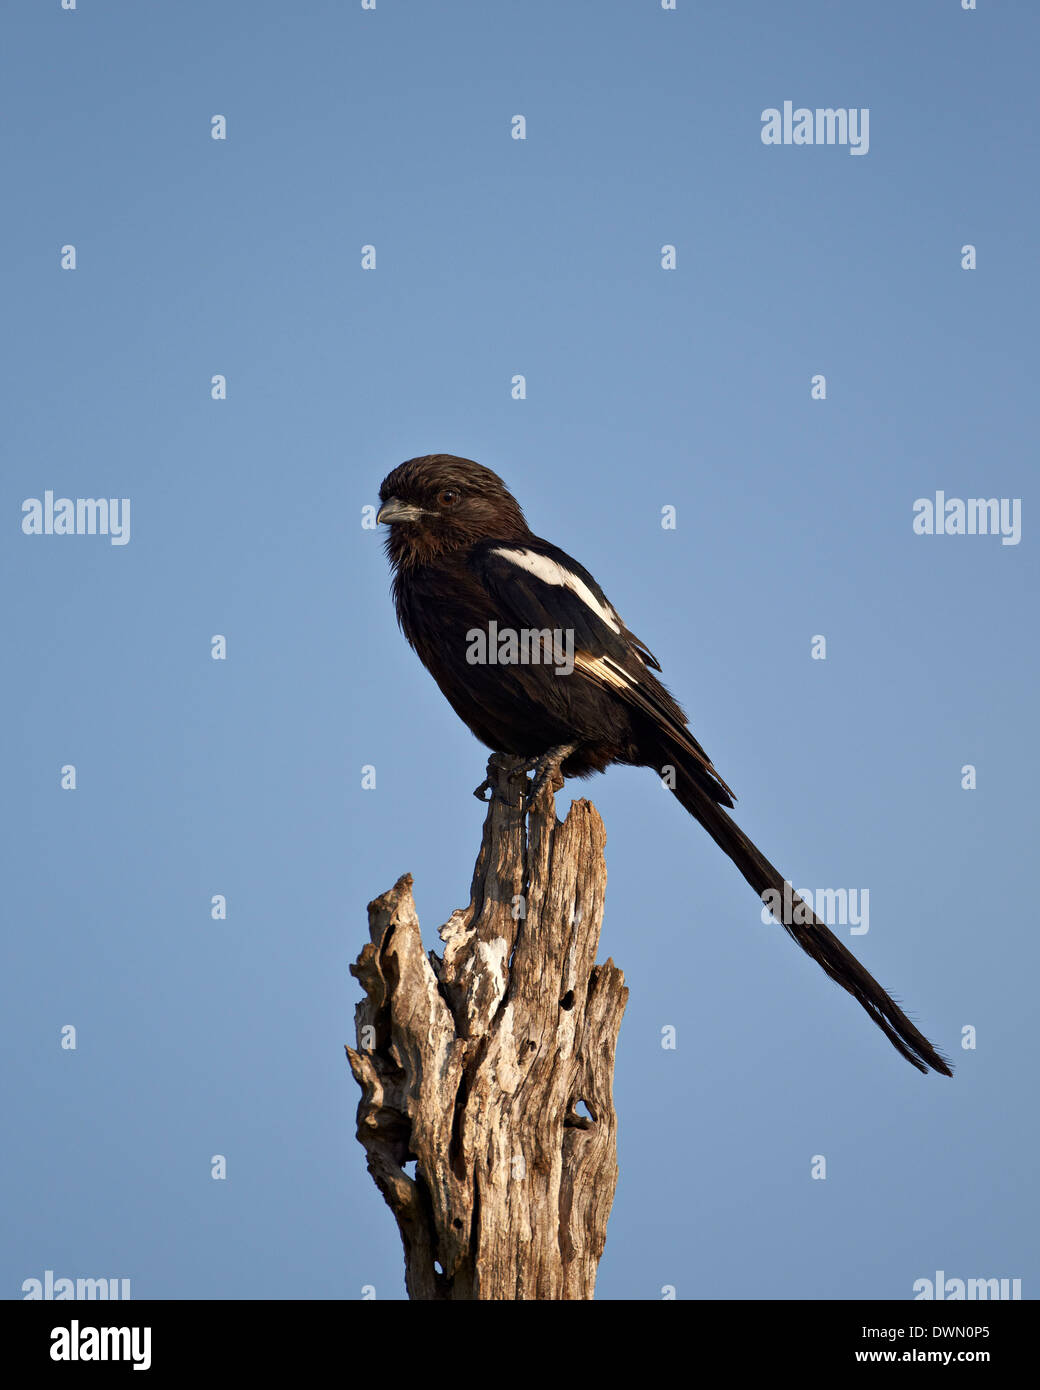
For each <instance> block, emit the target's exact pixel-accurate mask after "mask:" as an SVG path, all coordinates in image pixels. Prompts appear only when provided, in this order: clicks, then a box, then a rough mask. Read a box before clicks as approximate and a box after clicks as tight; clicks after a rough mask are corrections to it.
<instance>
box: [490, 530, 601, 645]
mask: <svg viewBox="0 0 1040 1390" xmlns="http://www.w3.org/2000/svg"><path fill="white" fill-rule="evenodd" d="M491 554H492V555H501V556H502V559H503V560H509V561H511V562H512V563H513V564H514V565H519V566H520V568H521V569H524V570H527V572H528V574H533V575H534V576H535V578H536V579H540V580H541V581H542V583H543V584H555V585H557V586H559V587H561V588H564V589H570V591H571V593H572V594H574V595H575V596H576V597H577V598H580V599H581V601H582V603H584V604H585V606H586V608H591V609H592V611H593V613H595V614H596V616H597V617H598V618H602V620H603V621H604V622H605V623H606V625H607V626H608V627H610V628H613V630H614V631H615V632H616V633H618V635H619V636H620V633H621V620H620V618H619V617H618V615H617V614H616V613H615V612H614V610H613V608H611V606H610V604H609V603H601V602H600V601H599V599H598V598H597V597H596V595H595V594H594V593H593V592H592V590H591V589H590V588H589V586H588V585H587V584H586V583H585V581H584V580H583V579H579V578H578V576H577V575H576V574H572V573H571V572H570V570H569V569H565V568H564V566H563V565H561V564H559V563H558V562H557V561H556V560H550V559H549V558H548V556H546V555H536V554H535V553H534V552H533V551H531V550H505V549H501V548H499V549H495V550H493V551H492V552H491Z"/></svg>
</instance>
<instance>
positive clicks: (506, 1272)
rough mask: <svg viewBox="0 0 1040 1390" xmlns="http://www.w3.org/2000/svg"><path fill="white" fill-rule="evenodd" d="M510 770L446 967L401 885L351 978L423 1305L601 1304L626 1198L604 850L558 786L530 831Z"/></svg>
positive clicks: (617, 1005)
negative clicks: (596, 1297) (602, 1261)
mask: <svg viewBox="0 0 1040 1390" xmlns="http://www.w3.org/2000/svg"><path fill="white" fill-rule="evenodd" d="M513 765H514V764H513V762H512V761H508V760H503V761H501V762H500V761H499V760H496V759H494V758H493V759H492V760H491V762H490V763H489V765H488V772H489V776H491V777H492V778H493V780H496V779H497V785H498V794H496V795H495V796H493V798H492V800H491V802H490V804H489V807H488V813H487V818H486V820H485V822H484V833H483V843H482V845H481V848H480V854H479V856H478V858H477V864H476V869H475V871H474V875H473V885H472V890H471V899H470V904H469V907H467V908H465V909H459V910H457V911H455V912H453V913H452V915H451V917H450V918H449V919H448V921H447V922H446V923H445V924H444V926H443V927H441V928H440V937H441V940H442V941H443V943H444V951H443V955H442V956H441V957H438V956H437V955H436V954H434V952H432V951H431V952H430V953H429V956H428V957H427V955H426V953H425V952H424V951H423V946H422V939H421V936H420V932H419V921H418V918H417V916H416V912H415V904H414V902H413V900H412V892H411V884H412V878H411V875H410V874H405V875H404V876H403V877H402V878H400V879H398V881H397V883H395V884H394V886H393V888H391V889H390V890H389V891H388V892H386V893H384V894H383V895H382V896H381V897H379V898H376V899H375V901H374V902H372V903H370V904H369V909H368V912H369V934H370V936H371V942H370V943H368V944H366V945H365V947H364V949H363V950H362V952H361V955H360V956H359V957H358V960H357V963H356V964H355V965H352V966H351V973H352V974H354V975H355V976H356V977H357V978H358V979H359V980H360V981H361V984H362V985H363V987H364V990H365V998H364V999H363V1000H362V1001H361V1003H360V1004H359V1005H358V1006H357V1010H356V1014H355V1021H356V1024H357V1031H358V1046H357V1048H356V1049H355V1048H351V1047H348V1048H347V1057H348V1059H349V1061H350V1066H351V1069H352V1071H353V1073H354V1076H355V1078H356V1080H357V1082H358V1084H359V1085H360V1086H361V1089H362V1099H361V1103H360V1105H359V1106H358V1139H359V1140H360V1141H361V1143H362V1144H363V1145H364V1147H365V1150H366V1152H367V1155H368V1168H369V1172H370V1173H371V1174H372V1177H373V1178H374V1179H375V1182H376V1184H377V1186H378V1187H379V1190H380V1192H382V1194H383V1196H384V1197H385V1199H386V1201H387V1203H388V1204H389V1206H390V1208H391V1210H392V1211H393V1213H394V1215H395V1216H396V1218H397V1222H398V1226H399V1228H400V1232H401V1238H402V1241H403V1243H404V1253H405V1283H406V1287H407V1289H408V1294H409V1297H410V1298H413V1299H556V1298H592V1296H593V1290H594V1288H595V1281H596V1270H597V1266H598V1264H599V1258H600V1256H601V1254H602V1253H603V1247H604V1243H605V1241H606V1230H607V1218H608V1217H609V1215H610V1208H611V1204H612V1202H613V1199H614V1188H615V1185H616V1182H617V1142H616V1130H617V1118H616V1115H615V1112H614V1104H613V1074H614V1054H615V1050H616V1047H617V1035H618V1030H619V1028H620V1026H621V1016H622V1014H623V1012H624V1008H625V1000H626V998H627V996H628V991H627V990H626V989H625V986H624V977H623V976H622V974H621V972H620V971H619V970H618V969H617V967H616V966H615V965H614V963H613V961H611V960H608V961H607V962H606V964H605V965H596V964H595V963H594V962H595V955H596V950H597V948H598V944H599V933H600V925H601V922H602V918H603V902H604V890H605V886H606V864H605V862H604V859H603V847H604V844H605V842H606V834H605V831H604V829H603V822H602V821H601V820H600V817H599V814H598V812H597V811H596V808H595V807H594V806H593V805H592V804H591V802H588V801H576V802H574V804H573V805H572V806H571V810H570V813H569V814H568V816H567V819H566V820H565V821H564V822H563V823H562V824H561V823H560V822H559V821H558V820H557V819H556V812H555V804H554V798H553V790H552V788H551V787H546V788H545V789H544V791H543V792H542V793H540V795H539V797H538V798H537V801H536V804H535V805H534V807H533V808H532V809H531V812H530V815H529V816H528V817H527V818H526V829H525V816H524V814H523V811H522V808H521V802H520V793H521V789H522V788H523V786H524V779H523V778H517V777H514V778H512V779H510V777H509V770H510V769H511V767H512V766H513ZM581 1102H584V1108H585V1110H587V1112H588V1113H587V1115H586V1114H582V1113H580V1112H579V1110H578V1106H579V1105H580V1104H581ZM413 1158H414V1159H415V1160H416V1168H415V1177H414V1179H413V1178H412V1177H410V1176H409V1174H408V1173H407V1172H406V1171H405V1164H406V1163H408V1162H410V1160H412V1159H413Z"/></svg>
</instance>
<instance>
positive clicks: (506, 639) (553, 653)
mask: <svg viewBox="0 0 1040 1390" xmlns="http://www.w3.org/2000/svg"><path fill="white" fill-rule="evenodd" d="M466 660H467V662H468V663H469V664H470V666H555V667H556V671H555V674H556V675H557V676H569V675H571V674H572V673H573V671H574V629H573V628H570V627H567V628H560V627H521V628H515V627H499V625H498V623H497V622H496V621H495V619H494V618H492V619H491V621H490V622H489V623H488V626H487V631H486V632H485V631H484V629H483V628H482V627H471V628H470V629H469V630H468V632H467V633H466Z"/></svg>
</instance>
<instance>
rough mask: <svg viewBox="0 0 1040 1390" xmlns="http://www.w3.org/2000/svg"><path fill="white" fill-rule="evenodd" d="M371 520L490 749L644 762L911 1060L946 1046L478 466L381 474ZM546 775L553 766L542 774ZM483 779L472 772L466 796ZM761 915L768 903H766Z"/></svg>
mask: <svg viewBox="0 0 1040 1390" xmlns="http://www.w3.org/2000/svg"><path fill="white" fill-rule="evenodd" d="M379 503H380V505H379V508H378V511H377V514H376V521H377V523H378V524H385V525H386V526H387V527H388V528H389V529H388V531H387V534H386V538H385V548H386V553H387V558H388V560H389V563H390V567H391V571H392V586H391V588H392V595H393V600H394V606H395V609H396V614H397V620H398V624H399V626H400V628H401V630H402V632H403V633H404V636H405V637H406V639H407V640H408V642H409V644H410V645H411V647H412V648H413V649H414V651H415V652H416V654H417V655H418V657H419V659H420V661H421V662H422V663H423V665H424V666H425V667H426V669H427V670H428V671H429V673H430V674H431V675H432V676H433V679H434V680H435V682H436V683H437V685H438V686H439V687H440V690H441V692H442V693H443V694H444V696H445V697H446V698H447V700H448V703H449V704H450V705H451V706H452V708H453V709H454V710H455V713H456V714H457V715H458V716H459V717H460V719H461V720H462V721H463V723H465V724H466V725H467V726H468V727H469V729H470V730H471V732H472V733H473V734H475V735H476V737H477V738H478V739H479V740H480V741H481V743H483V744H484V745H485V746H486V747H488V748H490V749H491V750H492V753H493V754H494V755H498V756H499V757H500V758H502V757H506V758H510V759H521V760H522V761H521V762H520V763H519V765H516V766H515V767H514V772H515V773H522V774H526V773H527V772H531V773H532V774H533V778H532V782H531V783H530V786H529V794H528V804H530V800H531V799H533V797H534V796H535V795H536V794H537V793H538V791H539V790H540V789H541V788H542V787H543V786H544V785H545V783H546V781H547V780H549V779H550V778H557V777H562V778H564V779H566V778H569V777H579V778H582V777H588V776H590V775H591V774H593V773H596V772H603V771H605V770H606V769H607V768H608V767H610V766H611V765H613V764H615V763H618V764H628V765H630V766H635V767H648V768H653V769H654V770H655V772H656V773H657V774H658V776H659V777H660V778H661V780H662V782H663V784H664V785H665V786H666V787H668V789H669V790H670V791H671V792H672V793H673V794H674V796H675V797H676V799H677V800H678V801H679V803H680V804H681V805H682V806H683V807H684V808H685V810H686V811H688V812H689V814H690V815H691V816H692V817H693V818H694V820H696V821H698V822H699V823H700V825H701V826H703V828H704V829H705V830H706V831H707V832H708V834H709V835H710V836H711V838H712V839H713V840H714V841H715V843H716V844H717V845H718V846H719V848H720V849H722V850H723V851H724V852H725V854H727V855H728V856H729V858H730V859H731V860H732V861H733V863H734V864H735V865H736V867H737V869H738V870H739V871H740V873H741V874H742V875H743V876H744V878H745V879H746V880H747V882H748V883H749V884H750V885H751V887H752V888H753V889H754V890H755V892H756V893H757V894H758V895H759V897H760V898H762V900H763V901H764V902H767V903H771V904H774V905H777V904H779V903H781V902H782V903H783V904H784V909H783V910H782V911H781V912H780V915H779V921H780V922H781V924H782V925H783V927H784V929H785V930H786V931H787V933H788V934H789V936H791V937H792V939H793V940H794V941H795V942H796V943H797V944H798V945H799V946H800V947H801V949H802V950H803V951H805V952H806V954H808V955H809V956H811V957H812V959H813V960H815V961H816V962H817V963H818V964H819V965H820V966H822V968H823V969H824V970H825V971H826V973H827V974H828V975H829V976H830V977H831V979H832V980H834V981H835V982H836V983H837V984H839V985H840V986H841V987H842V988H843V989H845V990H847V991H848V993H849V994H851V995H852V996H853V998H854V999H856V1000H857V1001H858V1002H859V1003H860V1004H861V1005H862V1007H863V1008H864V1009H865V1010H866V1012H867V1013H868V1014H869V1015H870V1017H871V1019H872V1020H873V1021H874V1023H875V1024H877V1026H878V1027H879V1028H880V1029H881V1031H882V1032H883V1033H884V1034H885V1036H886V1037H887V1038H888V1040H889V1042H890V1043H891V1044H892V1046H893V1047H894V1048H895V1049H896V1051H897V1052H899V1053H900V1055H901V1056H902V1057H904V1058H905V1059H906V1060H907V1061H908V1062H910V1064H911V1065H912V1066H914V1067H916V1068H917V1070H918V1071H920V1072H924V1073H927V1072H928V1071H929V1069H931V1070H933V1071H935V1072H938V1073H940V1074H941V1075H943V1076H952V1074H953V1073H952V1070H951V1068H950V1064H949V1062H948V1060H947V1059H946V1058H945V1057H943V1055H942V1054H941V1053H940V1052H939V1051H938V1050H937V1049H936V1048H935V1047H934V1046H933V1045H932V1044H931V1043H930V1042H929V1041H928V1039H927V1038H926V1037H925V1036H924V1035H923V1034H922V1033H921V1032H919V1031H918V1029H917V1028H916V1027H915V1026H914V1024H913V1023H912V1022H911V1021H910V1019H909V1018H908V1017H907V1016H906V1015H905V1014H904V1013H903V1011H902V1009H901V1008H900V1007H899V1005H898V1004H897V1003H896V1001H895V1000H894V999H892V998H891V996H890V995H889V994H888V993H887V992H886V991H885V990H884V989H883V988H882V987H881V985H879V984H878V982H877V981H876V980H875V979H874V978H873V977H872V976H871V975H870V974H869V973H868V972H867V971H866V970H865V969H864V967H863V966H862V965H861V964H860V962H859V961H858V960H857V959H856V957H855V956H854V955H853V954H852V952H851V951H849V950H848V949H847V948H846V947H845V946H844V944H843V943H842V942H841V941H839V939H838V938H837V937H836V936H835V935H834V933H833V932H832V931H831V930H830V929H829V928H828V927H827V925H826V924H825V923H824V922H823V921H821V920H820V919H819V918H818V917H817V916H816V915H815V913H814V912H813V911H812V909H811V907H810V906H809V905H808V904H807V903H805V902H804V901H803V900H802V899H801V898H800V897H799V896H798V895H797V894H796V893H793V892H792V888H791V884H790V882H789V881H787V880H785V879H784V876H783V875H782V874H781V873H780V872H779V870H778V869H776V868H774V866H773V865H772V864H771V863H770V862H769V860H768V859H766V857H765V855H764V854H763V853H762V852H761V850H759V849H758V847H757V846H756V845H755V844H753V843H752V841H751V840H750V839H749V838H748V837H747V836H746V835H745V834H744V832H743V831H742V830H741V829H740V827H739V826H738V825H737V823H736V821H734V820H733V818H732V817H731V816H729V815H728V814H727V809H733V806H734V801H735V796H734V793H733V791H732V790H731V788H730V787H729V786H728V785H727V784H726V782H724V781H723V779H722V777H721V775H720V774H719V773H718V772H717V771H716V769H715V767H714V765H713V763H712V761H711V759H710V758H709V756H708V754H707V753H706V751H705V750H704V748H703V747H702V746H701V744H700V743H699V742H698V741H697V739H696V738H695V737H694V735H693V732H692V731H691V729H690V726H689V721H688V720H687V717H686V715H685V713H684V712H683V710H682V708H681V707H680V705H679V704H678V703H677V702H676V700H675V699H674V698H673V696H672V695H671V694H670V693H669V691H668V690H667V689H666V687H665V686H664V684H663V683H662V681H661V680H660V679H659V677H658V675H656V674H655V673H656V672H660V671H661V665H660V663H659V661H658V660H657V658H656V657H655V656H654V655H653V653H652V652H651V651H650V649H649V648H648V647H647V645H646V644H645V643H644V642H642V641H641V640H640V639H639V638H638V637H637V636H636V635H635V634H634V633H633V632H632V631H631V630H630V629H629V628H628V627H627V626H626V624H625V623H624V622H623V621H622V619H621V616H620V614H619V613H618V611H617V609H616V608H615V607H614V605H613V604H612V603H611V602H610V601H609V600H608V599H607V596H606V594H605V593H604V592H603V590H602V589H601V588H600V586H599V584H598V583H597V582H596V580H595V579H594V578H593V576H592V575H591V574H590V573H589V571H588V570H587V569H585V568H584V567H583V566H582V565H581V564H579V563H578V561H577V560H575V559H574V558H573V557H572V556H570V555H568V554H567V553H566V552H565V551H563V550H561V549H560V548H559V547H558V546H556V545H553V544H552V543H551V542H549V541H547V540H543V539H542V538H541V537H539V536H536V535H535V534H534V532H533V531H532V530H531V529H530V527H529V526H528V524H527V521H526V519H525V517H524V513H523V511H522V509H521V507H520V504H519V503H518V502H517V501H516V499H515V498H514V497H513V495H512V494H511V493H510V492H509V490H508V489H507V487H506V485H505V483H504V482H503V481H502V479H501V478H500V477H499V476H498V474H497V473H494V472H493V471H492V470H491V469H490V468H486V467H484V466H483V465H482V464H479V463H476V462H474V461H473V460H472V459H466V458H460V457H458V456H456V455H454V454H426V455H423V456H421V457H417V458H412V459H408V460H406V461H405V462H404V463H402V464H400V465H398V466H397V467H396V468H394V469H393V470H392V471H391V472H390V473H388V474H387V476H386V477H385V478H384V479H383V482H382V484H381V485H380V489H379ZM555 785H556V783H555V782H554V787H555ZM485 793H489V794H493V793H492V792H491V783H490V780H487V781H485V782H483V783H482V784H481V785H480V786H479V787H477V788H476V790H475V794H476V795H477V796H479V797H481V798H482V799H483V798H484V794H485ZM773 915H774V917H776V916H777V911H776V907H775V906H774V908H773Z"/></svg>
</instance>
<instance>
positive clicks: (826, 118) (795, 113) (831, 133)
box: [762, 101, 870, 154]
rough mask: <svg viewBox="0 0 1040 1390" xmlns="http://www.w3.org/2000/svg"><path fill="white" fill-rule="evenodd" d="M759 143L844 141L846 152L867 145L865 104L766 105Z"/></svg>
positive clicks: (858, 150)
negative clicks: (811, 106)
mask: <svg viewBox="0 0 1040 1390" xmlns="http://www.w3.org/2000/svg"><path fill="white" fill-rule="evenodd" d="M762 144H763V145H847V146H848V150H849V154H866V153H867V151H868V150H869V149H870V107H869V106H838V107H833V106H817V107H815V108H812V109H810V108H809V107H808V106H797V107H796V106H795V104H794V102H793V101H785V102H784V105H783V110H780V109H778V108H777V107H775V106H767V107H766V109H765V110H764V111H763V112H762Z"/></svg>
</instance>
